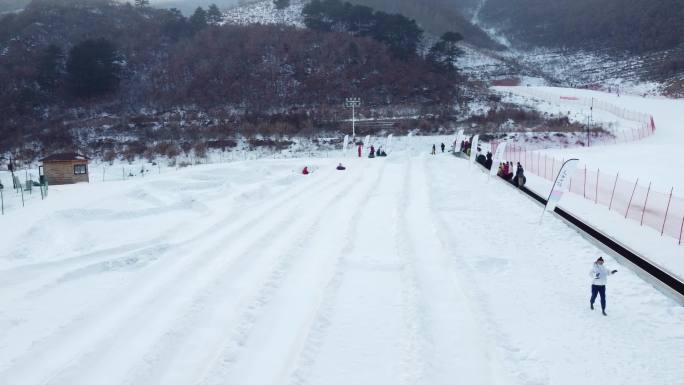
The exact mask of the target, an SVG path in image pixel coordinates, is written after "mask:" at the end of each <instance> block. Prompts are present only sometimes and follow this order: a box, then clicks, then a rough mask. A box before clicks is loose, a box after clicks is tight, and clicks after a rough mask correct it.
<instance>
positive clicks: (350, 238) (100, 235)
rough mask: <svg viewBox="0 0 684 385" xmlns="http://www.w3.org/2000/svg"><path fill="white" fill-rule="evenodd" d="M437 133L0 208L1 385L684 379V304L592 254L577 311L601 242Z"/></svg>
mask: <svg viewBox="0 0 684 385" xmlns="http://www.w3.org/2000/svg"><path fill="white" fill-rule="evenodd" d="M445 139H446V138H420V139H419V140H420V142H418V141H417V142H416V143H414V148H415V150H414V151H413V152H401V151H395V152H393V153H392V154H391V155H390V157H388V158H381V159H367V158H363V159H357V158H346V159H343V158H339V159H335V158H331V159H317V160H314V159H297V160H260V161H251V162H236V163H232V164H229V165H225V164H223V165H215V166H203V167H196V168H192V169H184V170H181V171H178V172H172V173H166V174H162V175H158V176H149V177H146V178H144V179H142V178H141V179H138V180H134V181H128V182H109V183H93V184H90V185H82V184H81V185H73V186H55V187H53V188H52V190H51V195H50V198H49V199H48V200H45V201H42V202H38V204H35V205H32V206H31V207H27V208H26V209H25V210H22V211H19V210H17V211H13V212H11V213H9V214H8V215H7V216H4V217H0V223H1V224H2V229H3V231H2V232H0V244H2V245H3V249H2V251H0V383H2V384H12V385H29V384H31V385H33V384H51V385H59V384H69V385H79V384H84V385H85V384H87V385H91V384H98V385H108V384H141V385H142V384H145V385H147V384H165V385H174V384H178V385H181V384H182V385H187V384H225V383H228V384H241V385H249V384H259V385H261V384H276V383H277V384H332V385H334V384H345V385H346V384H399V383H422V384H453V383H454V382H455V381H457V382H458V381H461V382H463V383H467V384H475V385H476V384H507V385H516V384H520V385H526V384H533V383H534V384H568V385H576V384H577V382H578V381H580V382H581V381H585V380H586V379H590V381H591V382H592V383H597V384H603V385H631V384H635V385H636V384H639V385H641V384H645V383H648V384H676V383H678V382H680V380H681V374H682V372H681V363H682V362H683V361H684V350H682V349H681V341H682V339H684V329H683V328H682V327H681V325H682V323H684V308H682V307H680V306H678V305H677V304H675V303H674V302H673V301H671V300H669V299H667V298H666V297H664V296H663V295H662V294H661V293H659V292H658V291H656V290H655V289H654V288H653V287H651V286H650V285H649V284H647V283H645V282H644V281H642V280H641V279H640V278H638V277H637V276H636V275H635V274H633V273H632V272H630V271H629V270H628V269H627V268H625V267H622V266H618V265H617V264H616V262H615V261H614V260H612V259H611V258H610V257H605V256H604V258H605V259H606V260H607V264H608V265H609V266H610V267H614V268H617V269H618V270H619V273H618V274H617V275H615V276H613V277H611V279H610V282H609V286H608V292H609V294H608V301H609V302H608V314H609V317H607V318H606V317H603V316H601V314H600V312H599V311H593V312H592V311H591V310H589V306H588V303H587V302H588V294H589V291H588V285H589V284H590V279H589V276H588V272H589V269H590V267H591V264H592V262H593V261H594V260H595V259H596V257H597V255H600V254H601V253H600V251H599V250H598V249H596V248H595V247H594V246H592V245H591V244H590V243H588V242H586V241H585V240H583V239H582V238H581V237H580V236H579V235H578V234H577V233H576V232H575V231H573V230H571V229H569V228H568V227H567V226H565V225H564V224H563V223H561V222H560V221H557V220H553V219H549V220H547V221H546V225H545V226H543V227H540V226H539V225H538V216H539V209H540V208H539V207H538V206H537V205H536V204H535V203H533V202H532V201H530V200H528V199H525V198H523V197H521V196H520V195H518V194H516V193H514V192H512V190H511V189H510V188H509V187H507V186H504V185H503V184H502V183H492V182H489V183H488V182H487V181H486V178H483V177H482V175H481V174H480V173H479V172H477V173H475V172H474V170H473V169H469V168H468V165H467V163H466V162H464V161H460V160H457V159H454V158H453V157H452V156H451V155H448V154H444V155H442V154H440V155H438V156H429V155H427V154H426V152H427V149H428V145H429V144H431V143H433V142H435V141H436V142H437V144H439V141H440V140H445ZM338 161H342V162H344V163H345V165H346V166H347V170H346V171H343V172H340V171H336V170H335V168H334V167H335V165H336V164H337V163H338ZM305 164H307V165H309V166H311V167H312V169H314V170H315V172H314V173H313V174H311V175H308V176H302V175H300V174H299V171H300V169H301V167H302V166H303V165H305ZM654 352H655V353H654ZM656 353H657V354H656ZM597 359H598V360H600V365H599V366H598V367H597V364H596V361H595V360H597Z"/></svg>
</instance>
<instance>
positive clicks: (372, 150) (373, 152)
mask: <svg viewBox="0 0 684 385" xmlns="http://www.w3.org/2000/svg"><path fill="white" fill-rule="evenodd" d="M368 157H369V158H375V146H373V145H371V148H370V154H368Z"/></svg>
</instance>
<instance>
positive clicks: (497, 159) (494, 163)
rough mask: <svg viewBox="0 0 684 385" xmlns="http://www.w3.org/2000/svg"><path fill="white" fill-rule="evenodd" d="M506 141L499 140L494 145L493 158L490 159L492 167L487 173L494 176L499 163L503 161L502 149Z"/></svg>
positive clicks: (504, 148) (504, 147)
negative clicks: (499, 141) (496, 144)
mask: <svg viewBox="0 0 684 385" xmlns="http://www.w3.org/2000/svg"><path fill="white" fill-rule="evenodd" d="M507 143H508V142H501V143H499V145H498V146H497V147H496V152H495V153H494V159H493V160H492V168H491V169H490V170H489V175H490V176H494V175H496V172H497V171H498V170H499V163H501V162H503V157H504V151H506V144H507Z"/></svg>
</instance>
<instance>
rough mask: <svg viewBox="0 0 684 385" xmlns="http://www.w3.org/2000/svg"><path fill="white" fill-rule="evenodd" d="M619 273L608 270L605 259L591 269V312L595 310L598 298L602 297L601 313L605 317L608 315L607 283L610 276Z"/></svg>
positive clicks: (601, 259)
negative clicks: (604, 264) (595, 302)
mask: <svg viewBox="0 0 684 385" xmlns="http://www.w3.org/2000/svg"><path fill="white" fill-rule="evenodd" d="M615 273H617V270H612V271H610V270H608V268H607V267H605V266H603V257H599V258H598V259H597V260H596V262H594V266H592V268H591V272H590V273H589V274H590V275H591V278H592V280H593V281H592V283H591V299H590V300H589V306H590V307H591V310H594V301H596V296H597V295H601V312H602V313H603V315H608V314H606V282H607V281H608V276H609V275H612V274H615Z"/></svg>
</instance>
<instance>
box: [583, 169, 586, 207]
mask: <svg viewBox="0 0 684 385" xmlns="http://www.w3.org/2000/svg"><path fill="white" fill-rule="evenodd" d="M583 194H584V199H587V165H586V164H585V165H584V193H583Z"/></svg>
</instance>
